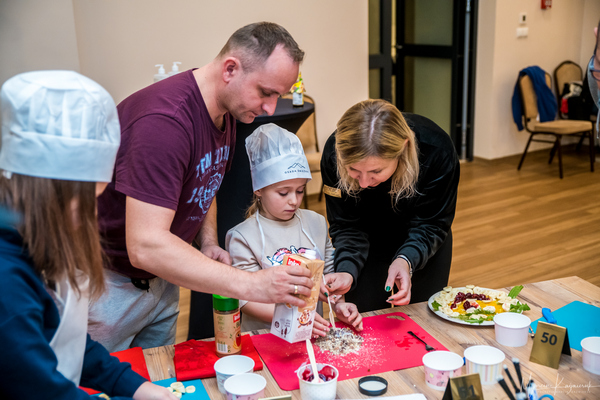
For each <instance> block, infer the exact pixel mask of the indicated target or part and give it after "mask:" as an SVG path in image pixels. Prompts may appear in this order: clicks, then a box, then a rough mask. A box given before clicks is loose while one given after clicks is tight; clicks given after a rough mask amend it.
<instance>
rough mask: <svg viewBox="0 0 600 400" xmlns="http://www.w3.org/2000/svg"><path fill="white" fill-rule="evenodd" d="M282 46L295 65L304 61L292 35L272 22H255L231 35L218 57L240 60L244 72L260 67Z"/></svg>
mask: <svg viewBox="0 0 600 400" xmlns="http://www.w3.org/2000/svg"><path fill="white" fill-rule="evenodd" d="M279 45H281V46H283V48H284V49H285V50H286V51H287V53H288V55H289V56H290V58H291V59H292V60H293V61H294V62H295V63H298V64H299V63H301V62H302V60H303V59H304V51H302V50H301V49H300V47H299V46H298V43H296V41H295V40H294V38H293V37H292V35H290V33H289V32H288V31H287V30H286V29H285V28H284V27H282V26H280V25H278V24H275V23H273V22H256V23H254V24H250V25H246V26H244V27H242V28H240V29H238V30H237V31H235V32H234V33H233V35H231V37H230V38H229V40H227V43H225V46H223V48H222V49H221V51H220V52H219V57H223V56H225V55H228V54H232V53H233V54H235V56H236V57H238V58H240V61H241V63H242V68H245V69H246V71H251V70H253V69H255V68H256V67H257V66H258V65H262V64H263V63H264V62H265V61H267V58H269V56H270V55H271V53H273V50H275V48H276V47H277V46H279Z"/></svg>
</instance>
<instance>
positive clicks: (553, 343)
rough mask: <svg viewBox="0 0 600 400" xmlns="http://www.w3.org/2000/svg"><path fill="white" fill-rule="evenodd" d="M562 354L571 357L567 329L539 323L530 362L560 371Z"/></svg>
mask: <svg viewBox="0 0 600 400" xmlns="http://www.w3.org/2000/svg"><path fill="white" fill-rule="evenodd" d="M561 354H567V355H569V356H570V355H571V346H570V345H569V335H568V333H567V328H565V327H563V326H558V325H554V324H549V323H547V322H543V321H540V322H538V326H537V330H536V332H535V338H534V339H533V347H532V349H531V356H530V357H529V361H533V362H534V363H538V364H541V365H545V366H547V367H550V368H554V369H558V364H559V362H560V356H561Z"/></svg>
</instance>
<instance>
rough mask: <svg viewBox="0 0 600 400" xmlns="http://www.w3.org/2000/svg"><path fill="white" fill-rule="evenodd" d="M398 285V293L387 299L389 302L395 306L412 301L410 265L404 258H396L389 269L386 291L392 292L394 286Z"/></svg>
mask: <svg viewBox="0 0 600 400" xmlns="http://www.w3.org/2000/svg"><path fill="white" fill-rule="evenodd" d="M394 284H395V285H396V286H397V287H398V293H396V294H394V295H393V296H391V297H390V298H388V299H387V302H388V303H391V304H393V305H395V306H403V305H405V304H408V303H409V302H410V288H411V286H412V282H411V281H410V267H409V266H408V263H407V262H406V260H405V259H403V258H396V259H395V260H394V262H393V263H392V264H391V265H390V268H389V269H388V278H387V280H386V281H385V291H386V292H390V291H391V290H392V288H393V287H394Z"/></svg>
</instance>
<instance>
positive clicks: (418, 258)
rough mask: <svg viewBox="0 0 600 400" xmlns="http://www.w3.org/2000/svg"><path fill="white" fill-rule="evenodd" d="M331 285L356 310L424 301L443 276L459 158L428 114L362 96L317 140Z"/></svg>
mask: <svg viewBox="0 0 600 400" xmlns="http://www.w3.org/2000/svg"><path fill="white" fill-rule="evenodd" d="M321 174H322V176H323V183H324V185H325V194H326V205H327V219H328V221H329V225H330V228H329V233H330V236H331V239H332V242H333V246H334V247H335V249H336V250H335V270H336V274H330V275H328V284H329V285H330V291H331V293H333V294H343V293H347V294H346V299H347V301H349V302H353V303H355V304H356V305H357V306H358V308H359V309H360V310H361V311H363V312H364V311H369V310H376V309H381V308H387V307H389V306H390V305H391V304H394V305H403V304H408V303H409V302H413V303H414V302H420V301H425V300H427V299H428V298H429V296H431V295H432V294H434V293H435V292H437V291H439V290H442V288H443V287H444V286H446V285H447V283H448V276H449V274H450V264H451V260H452V233H451V230H450V227H451V225H452V221H453V219H454V214H455V209H456V195H457V188H458V180H459V175H460V167H459V162H458V157H457V154H456V150H455V149H454V145H453V144H452V141H451V140H450V137H449V136H448V135H447V134H446V133H445V132H444V131H443V130H442V129H441V128H440V127H438V126H437V125H436V124H435V123H434V122H432V121H430V120H429V119H427V118H425V117H422V116H419V115H415V114H408V113H405V114H403V113H401V112H400V111H398V109H397V108H396V107H395V106H393V105H392V104H390V103H388V102H386V101H384V100H365V101H362V102H360V103H358V104H356V105H354V106H352V107H351V108H350V109H348V111H346V112H345V113H344V115H343V116H342V118H341V119H340V121H339V122H338V124H337V130H336V132H334V133H333V134H332V135H331V136H330V137H329V139H328V140H327V143H326V144H325V147H324V149H323V158H322V160H321Z"/></svg>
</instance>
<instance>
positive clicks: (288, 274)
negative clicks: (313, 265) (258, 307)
mask: <svg viewBox="0 0 600 400" xmlns="http://www.w3.org/2000/svg"><path fill="white" fill-rule="evenodd" d="M250 276H251V277H252V278H254V279H256V280H255V281H254V282H253V283H252V287H253V288H254V290H253V294H254V295H255V296H254V297H253V299H252V300H253V301H258V302H260V303H288V304H290V305H292V306H297V307H305V306H306V302H305V301H304V300H300V299H299V298H298V297H297V296H295V295H303V296H306V297H308V296H310V292H311V290H312V287H313V285H314V284H313V281H312V279H310V276H311V274H310V270H308V268H304V267H301V266H299V265H285V266H284V265H279V266H277V267H273V268H267V269H261V270H260V271H256V272H252V273H251V274H250Z"/></svg>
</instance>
